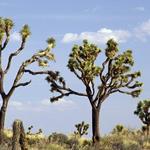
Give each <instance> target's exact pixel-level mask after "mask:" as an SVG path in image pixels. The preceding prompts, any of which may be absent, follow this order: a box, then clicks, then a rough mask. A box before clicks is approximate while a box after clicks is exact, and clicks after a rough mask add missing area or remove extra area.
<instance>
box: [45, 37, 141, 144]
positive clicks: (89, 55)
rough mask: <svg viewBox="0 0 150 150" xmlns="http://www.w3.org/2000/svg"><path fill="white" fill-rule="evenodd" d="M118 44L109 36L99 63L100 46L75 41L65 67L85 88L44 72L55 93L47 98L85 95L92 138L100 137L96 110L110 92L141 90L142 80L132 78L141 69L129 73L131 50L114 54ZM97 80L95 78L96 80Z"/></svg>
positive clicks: (129, 92)
mask: <svg viewBox="0 0 150 150" xmlns="http://www.w3.org/2000/svg"><path fill="white" fill-rule="evenodd" d="M118 51H119V49H118V44H117V43H116V42H115V41H114V40H113V39H110V40H109V41H108V42H107V47H106V49H105V56H106V58H105V60H104V61H103V63H102V66H100V65H96V60H97V58H98V55H99V54H100V52H101V50H100V49H99V48H98V47H97V46H96V45H94V44H90V43H89V42H88V41H87V40H84V41H83V45H82V46H78V45H75V46H74V47H73V48H72V52H71V54H70V56H69V61H68V68H69V70H70V71H71V72H72V73H73V74H74V75H75V76H76V77H77V79H79V80H80V81H81V83H82V84H83V85H84V87H85V90H84V91H83V92H78V91H75V90H73V89H71V88H69V87H67V85H66V82H65V80H64V79H63V77H61V76H60V75H59V72H55V75H54V76H48V77H47V81H48V82H49V83H50V87H51V91H52V92H57V93H59V95H57V96H55V97H52V98H51V102H54V101H57V100H59V99H60V98H62V97H64V96H69V95H77V96H82V97H87V99H88V100H89V102H90V104H91V108H92V133H93V142H94V143H95V142H98V141H99V140H100V132H99V112H100V109H101V105H102V103H103V102H104V101H105V100H107V98H108V96H110V95H111V94H113V93H117V92H118V93H122V94H127V95H131V96H132V97H138V96H139V94H140V93H141V89H140V87H141V86H142V83H140V82H138V81H136V78H137V77H139V76H140V75H141V73H140V72H139V71H138V72H133V73H131V71H130V70H131V67H132V66H133V64H134V60H133V57H132V51H131V50H127V51H125V52H123V53H122V54H118ZM98 80H99V81H98Z"/></svg>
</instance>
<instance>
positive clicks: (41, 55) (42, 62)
mask: <svg viewBox="0 0 150 150" xmlns="http://www.w3.org/2000/svg"><path fill="white" fill-rule="evenodd" d="M50 39H53V38H49V39H48V40H50ZM47 43H48V46H47V48H45V49H44V50H39V52H37V53H36V54H34V55H33V56H32V57H31V59H29V60H27V61H26V62H24V66H27V65H29V64H31V63H33V62H35V61H36V62H37V63H38V65H39V66H40V67H47V66H48V63H49V61H50V60H55V57H54V54H53V53H52V52H51V49H52V48H53V47H54V43H55V40H54V39H53V42H51V43H49V42H48V41H47ZM49 44H50V45H49Z"/></svg>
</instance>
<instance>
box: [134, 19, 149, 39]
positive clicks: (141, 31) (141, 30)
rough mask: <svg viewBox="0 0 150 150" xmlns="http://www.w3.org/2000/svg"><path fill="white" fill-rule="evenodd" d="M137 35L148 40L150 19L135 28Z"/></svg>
mask: <svg viewBox="0 0 150 150" xmlns="http://www.w3.org/2000/svg"><path fill="white" fill-rule="evenodd" d="M134 33H135V36H136V37H137V38H139V39H141V40H142V41H146V38H147V36H150V19H149V20H148V21H146V22H144V23H142V24H141V25H140V26H138V27H136V28H135V29H134Z"/></svg>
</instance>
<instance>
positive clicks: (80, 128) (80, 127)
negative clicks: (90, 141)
mask: <svg viewBox="0 0 150 150" xmlns="http://www.w3.org/2000/svg"><path fill="white" fill-rule="evenodd" d="M75 127H76V129H77V131H74V134H75V135H79V136H80V137H82V136H83V135H87V134H88V132H87V130H88V128H89V124H85V122H84V121H82V122H81V123H78V124H76V125H75Z"/></svg>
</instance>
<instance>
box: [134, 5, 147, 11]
mask: <svg viewBox="0 0 150 150" xmlns="http://www.w3.org/2000/svg"><path fill="white" fill-rule="evenodd" d="M135 9H136V10H138V11H145V8H144V7H142V6H139V7H136V8H135Z"/></svg>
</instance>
